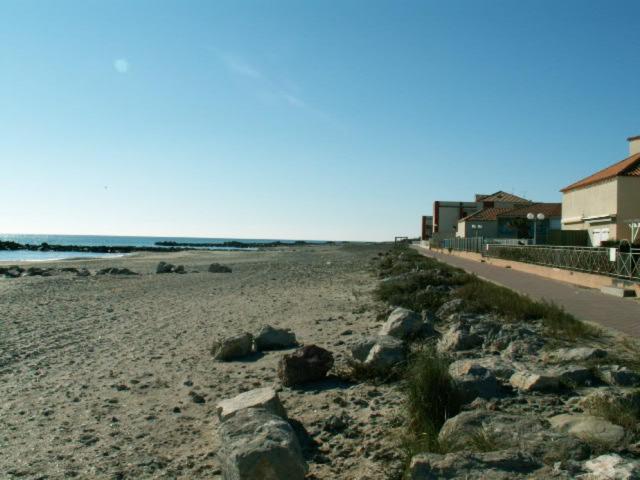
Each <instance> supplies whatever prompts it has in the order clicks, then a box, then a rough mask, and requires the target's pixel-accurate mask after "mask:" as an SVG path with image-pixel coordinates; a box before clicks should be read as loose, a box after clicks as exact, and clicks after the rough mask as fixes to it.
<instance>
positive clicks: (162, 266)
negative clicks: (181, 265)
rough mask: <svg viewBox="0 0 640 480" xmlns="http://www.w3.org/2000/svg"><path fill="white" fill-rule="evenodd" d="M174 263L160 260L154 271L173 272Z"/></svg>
mask: <svg viewBox="0 0 640 480" xmlns="http://www.w3.org/2000/svg"><path fill="white" fill-rule="evenodd" d="M175 268H176V267H175V265H172V264H171V263H167V262H160V263H158V266H157V267H156V273H173V271H174V270H175Z"/></svg>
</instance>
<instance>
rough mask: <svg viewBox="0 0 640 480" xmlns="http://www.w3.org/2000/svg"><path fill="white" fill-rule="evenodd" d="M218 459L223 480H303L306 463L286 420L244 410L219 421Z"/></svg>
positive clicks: (256, 411)
mask: <svg viewBox="0 0 640 480" xmlns="http://www.w3.org/2000/svg"><path fill="white" fill-rule="evenodd" d="M219 435H220V448H219V449H218V453H217V455H218V460H219V462H220V467H221V470H222V478H224V479H225V480H257V479H265V480H303V479H304V477H305V475H306V473H307V464H306V462H305V461H304V459H303V457H302V450H301V448H300V444H299V442H298V439H297V438H296V435H295V433H294V431H293V429H292V428H291V426H290V425H289V423H287V422H286V421H285V420H283V419H282V418H280V417H279V416H277V415H274V414H273V413H270V412H267V411H266V410H263V409H261V408H247V409H244V410H241V411H239V412H238V413H237V414H236V415H234V416H232V417H231V418H229V419H227V421H225V422H222V423H221V424H220V428H219Z"/></svg>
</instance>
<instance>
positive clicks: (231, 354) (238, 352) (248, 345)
mask: <svg viewBox="0 0 640 480" xmlns="http://www.w3.org/2000/svg"><path fill="white" fill-rule="evenodd" d="M252 351H253V335H251V334H250V333H246V332H245V333H240V334H238V335H233V336H232V337H227V338H224V339H222V340H220V341H218V342H216V343H215V344H214V347H213V357H214V358H215V359H216V360H222V361H227V360H233V359H235V358H240V357H246V356H247V355H249V354H251V353H252Z"/></svg>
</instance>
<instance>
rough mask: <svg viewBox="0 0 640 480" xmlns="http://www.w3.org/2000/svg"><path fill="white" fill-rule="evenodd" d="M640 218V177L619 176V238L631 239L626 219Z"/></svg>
mask: <svg viewBox="0 0 640 480" xmlns="http://www.w3.org/2000/svg"><path fill="white" fill-rule="evenodd" d="M633 219H640V177H618V218H617V233H618V236H617V239H618V240H622V239H623V238H624V239H626V240H630V239H631V230H630V229H629V225H628V223H626V220H633Z"/></svg>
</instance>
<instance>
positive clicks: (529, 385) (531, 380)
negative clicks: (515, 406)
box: [509, 372, 561, 392]
mask: <svg viewBox="0 0 640 480" xmlns="http://www.w3.org/2000/svg"><path fill="white" fill-rule="evenodd" d="M509 383H511V386H512V387H514V388H517V389H518V390H522V391H523V392H555V391H558V390H559V389H560V387H561V383H560V376H559V375H557V374H553V373H533V372H516V373H514V374H513V375H511V378H510V379H509Z"/></svg>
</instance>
